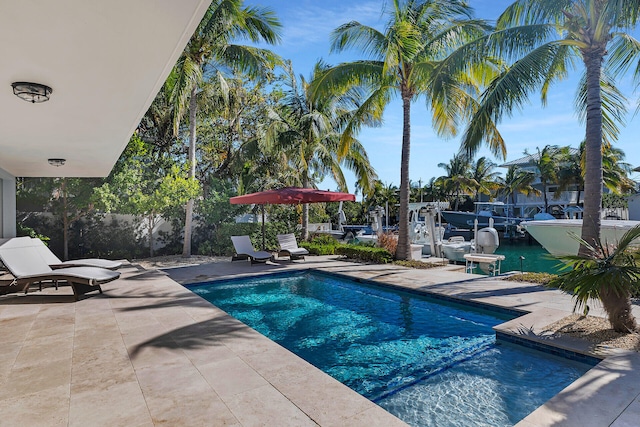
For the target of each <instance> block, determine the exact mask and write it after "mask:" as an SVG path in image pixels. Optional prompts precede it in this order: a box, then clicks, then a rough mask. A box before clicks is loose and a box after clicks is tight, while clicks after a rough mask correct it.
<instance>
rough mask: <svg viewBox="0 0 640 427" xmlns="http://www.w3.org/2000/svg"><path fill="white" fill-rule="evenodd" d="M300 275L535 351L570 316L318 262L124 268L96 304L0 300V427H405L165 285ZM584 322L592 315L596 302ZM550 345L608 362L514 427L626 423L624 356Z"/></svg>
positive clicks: (525, 301) (406, 274) (533, 300)
mask: <svg viewBox="0 0 640 427" xmlns="http://www.w3.org/2000/svg"><path fill="white" fill-rule="evenodd" d="M310 268H317V269H320V270H324V271H327V272H333V273H338V274H342V275H347V276H351V277H353V278H357V279H365V280H371V281H374V282H378V283H382V284H387V285H394V286H400V287H405V288H408V289H415V290H417V291H424V292H431V293H436V294H441V295H447V296H450V297H454V298H460V299H467V300H474V301H477V302H482V303H486V304H493V305H497V306H503V307H509V308H514V309H518V310H521V311H523V312H531V314H527V315H525V316H522V317H520V318H518V319H515V320H513V321H511V322H506V323H505V324H503V325H500V326H499V327H498V329H499V330H501V331H503V332H505V333H509V334H516V335H517V334H520V335H525V336H528V337H529V338H532V339H534V340H539V341H545V340H547V342H548V341H549V338H548V337H547V336H545V334H544V332H543V331H542V328H543V327H544V326H546V325H547V324H549V323H552V322H553V321H554V320H556V319H558V318H561V317H564V316H565V315H567V314H568V312H570V311H571V308H572V307H573V303H572V301H571V299H570V298H569V297H568V296H566V295H562V294H560V293H559V292H557V291H553V290H547V289H544V288H541V287H538V286H536V285H532V284H526V283H516V282H504V281H502V280H499V278H485V277H482V276H476V275H467V274H465V273H464V272H460V271H455V269H451V268H443V269H436V270H411V269H405V268H401V267H397V266H377V265H374V266H372V265H364V264H352V263H346V262H343V261H340V260H335V259H332V258H331V257H308V258H307V261H305V262H289V261H284V262H279V263H277V264H267V265H254V266H250V265H249V263H242V262H235V263H230V262H227V263H215V264H205V265H200V266H192V267H181V268H174V269H169V270H166V272H158V271H149V272H146V271H141V270H140V269H139V268H135V267H127V268H125V269H124V270H123V276H122V278H121V279H119V280H117V281H115V282H112V283H110V284H107V285H105V286H104V287H103V288H104V291H105V293H104V294H103V295H90V296H87V297H86V298H84V299H82V300H81V301H78V302H74V301H73V295H72V294H71V290H70V288H68V287H61V289H60V290H59V291H56V290H55V289H53V288H45V289H44V290H43V291H42V292H37V291H34V292H31V293H30V294H29V295H27V296H24V295H18V294H15V295H5V296H2V297H0V333H1V334H2V337H3V340H2V343H0V362H1V363H0V407H2V420H1V421H0V425H5V424H6V425H18V424H20V425H29V426H39V425H43V426H44V425H46V426H57V425H60V426H63V425H71V426H85V425H92V426H93V425H95V426H101V425H104V426H113V425H130V426H150V425H167V426H175V425H181V426H190V425H216V426H218V425H230V426H254V425H256V426H257V425H278V426H286V425H292V426H303V425H311V426H315V425H322V426H333V425H335V426H346V425H349V426H367V427H371V426H377V425H379V426H396V425H398V426H400V425H405V424H404V423H402V422H401V421H400V420H398V419H397V418H395V417H394V416H392V415H391V414H389V413H387V412H386V411H384V410H383V409H381V408H380V407H378V406H377V405H375V404H373V403H371V402H369V401H368V400H367V399H365V398H364V397H362V396H360V395H359V394H357V393H355V392H354V391H352V390H350V389H348V388H347V387H346V386H344V385H343V384H341V383H339V382H337V381H336V380H334V379H333V378H331V377H329V376H327V375H325V374H324V373H322V372H321V371H319V370H318V369H316V368H314V367H313V366H311V365H310V364H308V363H307V362H305V361H303V360H302V359H300V358H298V357H297V356H295V355H294V354H292V353H291V352H289V351H288V350H286V349H284V348H282V347H281V346H279V345H278V344H276V343H274V342H272V341H270V340H269V339H267V338H265V337H264V336H262V335H260V334H259V333H257V332H256V331H254V330H253V329H251V328H249V327H247V326H246V325H244V324H243V323H241V322H239V321H237V320H235V319H233V318H231V317H229V316H228V315H227V314H226V313H224V312H223V311H222V310H220V309H218V308H217V307H214V306H212V305H211V304H209V303H208V302H206V301H204V300H203V299H201V298H200V297H199V296H197V295H195V294H193V293H191V292H190V291H189V290H187V289H185V288H184V287H182V286H181V285H179V284H178V283H176V282H179V283H193V282H198V281H203V280H218V279H225V278H232V277H238V276H247V275H261V274H270V273H274V272H280V271H288V270H295V269H301V270H306V269H310ZM174 280H175V281H174ZM591 313H592V314H596V315H597V314H600V315H602V311H601V308H599V307H597V306H594V307H592V311H591ZM634 314H636V315H638V316H640V310H638V307H634ZM553 344H554V345H560V346H564V347H566V348H572V349H574V350H576V351H582V352H594V351H595V352H597V351H600V352H601V353H600V354H601V355H602V357H604V356H605V355H607V356H609V357H608V358H607V359H606V360H605V361H604V362H602V363H600V364H599V365H598V366H597V367H596V368H594V369H592V370H591V371H589V372H588V373H587V374H586V375H585V376H583V377H582V378H581V379H579V380H578V381H576V382H575V383H574V384H572V385H570V386H569V387H567V388H566V389H565V390H563V391H562V392H561V393H560V394H558V395H557V396H555V397H554V398H553V399H551V400H550V401H549V402H547V404H545V405H543V406H542V407H540V408H538V410H536V411H534V412H533V413H532V414H530V415H529V416H528V417H527V418H525V419H524V420H523V421H522V422H521V423H520V426H523V427H528V426H544V425H559V426H561V425H567V426H569V425H581V426H582V425H584V426H589V425H594V426H595V425H612V426H615V427H626V426H630V425H634V424H633V422H635V421H636V420H637V419H638V416H639V414H640V399H639V397H638V396H639V395H640V370H639V369H638V368H640V358H639V357H638V353H633V352H617V353H616V352H613V351H611V350H610V349H604V350H602V349H593V348H590V346H589V345H588V344H585V343H584V342H582V341H575V340H574V341H572V340H564V341H562V342H554V343H553ZM596 412H597V415H596V414H595V413H596Z"/></svg>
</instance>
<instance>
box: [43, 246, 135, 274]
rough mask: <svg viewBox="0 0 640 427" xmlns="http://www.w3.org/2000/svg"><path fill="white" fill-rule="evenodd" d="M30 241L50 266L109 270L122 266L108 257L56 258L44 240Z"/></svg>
mask: <svg viewBox="0 0 640 427" xmlns="http://www.w3.org/2000/svg"><path fill="white" fill-rule="evenodd" d="M31 243H32V244H33V246H34V247H35V248H36V249H37V250H38V252H39V254H40V256H41V257H42V259H44V260H45V262H46V263H47V264H49V266H50V267H52V268H63V267H100V268H107V269H109V270H116V269H118V268H120V267H121V266H122V262H120V261H111V260H108V259H100V258H87V259H74V260H70V261H62V260H60V258H58V257H57V256H56V255H55V254H54V253H53V252H51V249H49V248H48V247H47V245H45V244H44V242H43V241H42V240H40V239H38V238H33V239H31Z"/></svg>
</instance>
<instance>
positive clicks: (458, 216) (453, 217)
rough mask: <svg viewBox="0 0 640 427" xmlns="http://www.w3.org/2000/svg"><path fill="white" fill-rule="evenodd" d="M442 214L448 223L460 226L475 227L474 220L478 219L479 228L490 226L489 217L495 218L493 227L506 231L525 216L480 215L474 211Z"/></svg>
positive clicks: (443, 212) (444, 212)
mask: <svg viewBox="0 0 640 427" xmlns="http://www.w3.org/2000/svg"><path fill="white" fill-rule="evenodd" d="M442 216H443V217H444V219H445V220H446V221H447V223H449V224H451V225H453V226H455V227H458V228H473V227H474V221H475V220H476V219H477V220H478V228H485V227H489V218H491V219H493V228H495V229H496V230H498V231H505V228H506V227H515V226H516V225H518V224H519V223H520V222H521V221H524V218H515V217H514V218H507V217H505V216H495V215H494V216H486V215H478V214H475V213H473V212H456V211H442Z"/></svg>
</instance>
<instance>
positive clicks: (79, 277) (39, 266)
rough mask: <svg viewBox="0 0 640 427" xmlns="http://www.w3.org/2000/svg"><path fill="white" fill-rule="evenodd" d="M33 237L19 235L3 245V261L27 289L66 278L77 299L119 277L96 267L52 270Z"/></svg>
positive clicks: (0, 250) (1, 251) (113, 272)
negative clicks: (34, 242)
mask: <svg viewBox="0 0 640 427" xmlns="http://www.w3.org/2000/svg"><path fill="white" fill-rule="evenodd" d="M30 240H31V239H30V238H29V237H26V238H22V237H18V238H13V239H9V240H8V241H6V242H4V243H2V244H1V245H0V259H1V260H2V263H3V264H4V265H5V267H6V268H7V269H8V270H9V272H11V274H13V275H14V276H15V280H16V283H17V284H18V285H24V289H25V290H26V289H27V288H28V285H29V284H31V283H37V282H42V281H49V280H52V281H54V282H57V281H60V280H65V281H67V282H68V283H69V284H70V285H71V287H72V289H73V293H74V295H75V297H76V299H78V298H79V295H81V294H84V293H86V292H89V291H93V290H97V291H100V293H102V289H101V288H100V285H101V284H104V283H107V282H111V281H112V280H115V279H117V278H118V277H120V273H118V272H115V271H112V270H106V269H103V268H96V267H68V268H60V269H57V270H52V269H51V267H49V265H48V264H47V263H46V262H45V260H44V259H43V258H42V257H41V255H40V253H39V251H38V249H36V248H35V247H34V246H33V244H32V243H31V241H30Z"/></svg>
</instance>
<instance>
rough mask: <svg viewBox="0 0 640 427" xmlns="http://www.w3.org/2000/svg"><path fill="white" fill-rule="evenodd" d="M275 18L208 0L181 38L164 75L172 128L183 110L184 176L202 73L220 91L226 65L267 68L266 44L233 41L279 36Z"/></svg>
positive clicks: (270, 59)
mask: <svg viewBox="0 0 640 427" xmlns="http://www.w3.org/2000/svg"><path fill="white" fill-rule="evenodd" d="M279 29H280V22H279V21H278V19H277V18H276V16H275V15H274V13H273V12H271V11H270V10H269V9H264V8H256V7H243V0H213V2H212V3H211V5H210V6H209V9H208V10H207V12H206V13H205V16H204V18H203V19H202V21H201V22H200V25H199V26H198V28H197V29H196V31H195V33H194V34H193V36H192V37H191V39H190V40H189V43H187V46H186V47H185V49H184V52H183V53H182V55H181V56H180V58H179V59H178V62H177V63H176V65H175V67H174V69H173V71H172V73H171V75H170V76H169V78H168V80H167V83H166V84H167V85H168V90H169V91H170V92H171V93H172V94H173V99H174V102H175V105H176V107H177V108H176V110H175V111H176V115H175V120H174V132H175V133H176V134H177V133H178V129H179V126H180V121H181V119H182V118H183V117H184V115H185V114H186V113H187V112H188V113H189V155H188V160H189V178H190V179H195V174H196V121H197V120H196V117H197V111H198V103H197V97H198V93H199V88H200V86H201V84H202V82H203V80H204V79H206V78H210V79H214V78H215V79H217V80H218V82H219V84H220V88H221V90H222V91H223V92H224V91H225V88H226V87H227V84H226V83H225V81H224V77H225V71H226V68H231V69H235V70H240V71H243V72H247V73H249V74H250V75H254V76H257V75H260V74H263V73H264V72H265V71H266V70H270V69H272V68H273V66H274V64H275V63H277V61H278V59H277V57H276V56H275V55H274V54H273V53H271V52H270V51H268V50H265V49H259V48H256V47H252V46H243V45H237V44H233V43H232V42H233V41H234V40H236V39H248V40H250V41H252V42H259V41H265V42H267V43H271V44H273V43H276V42H278V41H279V39H280V36H279ZM193 207H194V199H190V200H189V201H188V202H187V205H186V216H185V228H184V244H183V249H182V255H183V256H190V255H191V223H192V217H193Z"/></svg>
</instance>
